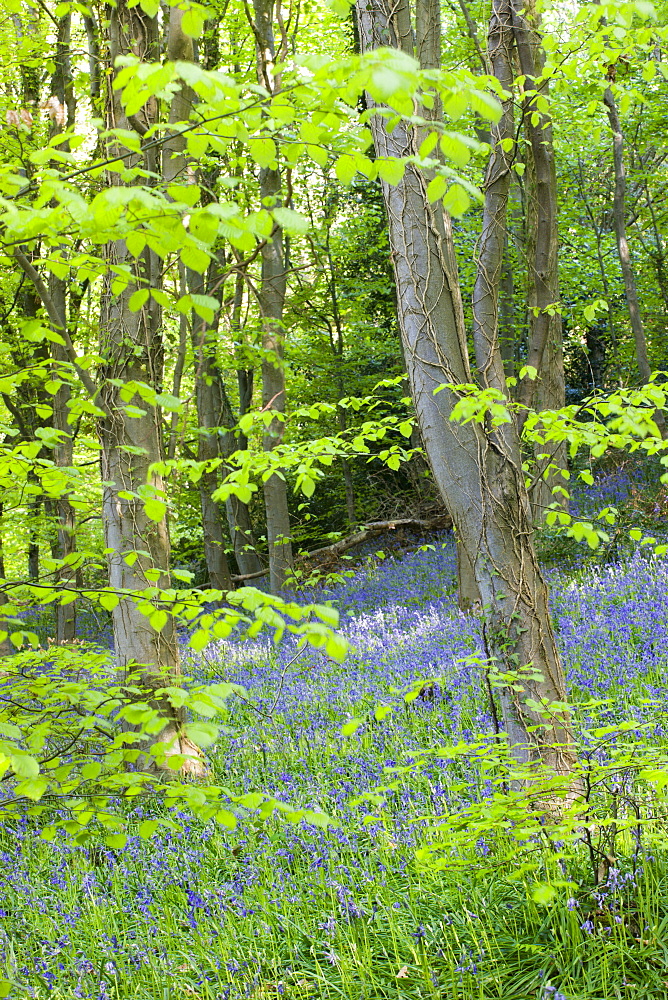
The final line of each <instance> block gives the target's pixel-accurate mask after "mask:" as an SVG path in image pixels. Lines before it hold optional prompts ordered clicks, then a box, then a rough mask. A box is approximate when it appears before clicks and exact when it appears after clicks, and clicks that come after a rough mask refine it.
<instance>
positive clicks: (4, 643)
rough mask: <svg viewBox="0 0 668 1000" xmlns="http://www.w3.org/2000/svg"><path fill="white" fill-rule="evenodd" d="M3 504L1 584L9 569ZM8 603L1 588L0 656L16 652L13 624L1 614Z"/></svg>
mask: <svg viewBox="0 0 668 1000" xmlns="http://www.w3.org/2000/svg"><path fill="white" fill-rule="evenodd" d="M3 514H4V510H3V505H2V501H0V586H1V585H2V584H4V582H5V580H6V578H7V570H6V568H5V549H4V524H3ZM7 603H8V598H7V592H6V591H5V590H4V589H2V590H0V632H6V633H7V634H6V636H5V638H4V639H0V656H2V657H5V656H11V654H12V653H13V652H15V650H14V647H13V646H12V644H11V642H10V639H9V636H10V633H11V632H12V626H11V625H10V623H9V622H7V621H4V620H3V618H2V615H1V611H2V608H3V607H4V606H5V605H6V604H7Z"/></svg>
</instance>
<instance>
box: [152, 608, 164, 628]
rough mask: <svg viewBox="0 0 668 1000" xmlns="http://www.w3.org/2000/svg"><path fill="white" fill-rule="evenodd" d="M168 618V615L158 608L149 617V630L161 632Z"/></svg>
mask: <svg viewBox="0 0 668 1000" xmlns="http://www.w3.org/2000/svg"><path fill="white" fill-rule="evenodd" d="M168 618H169V615H168V614H167V612H166V611H164V610H163V609H162V608H158V610H157V611H154V612H153V614H152V615H151V617H150V618H149V622H150V624H151V628H154V629H155V631H156V632H162V630H163V628H164V627H165V625H166V624H167V620H168Z"/></svg>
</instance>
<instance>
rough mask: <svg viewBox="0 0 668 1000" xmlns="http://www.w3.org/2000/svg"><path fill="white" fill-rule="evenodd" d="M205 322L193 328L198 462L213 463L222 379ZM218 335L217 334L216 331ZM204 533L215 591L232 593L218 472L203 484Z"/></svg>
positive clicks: (209, 474)
mask: <svg viewBox="0 0 668 1000" xmlns="http://www.w3.org/2000/svg"><path fill="white" fill-rule="evenodd" d="M210 332H211V331H209V330H208V329H207V325H206V324H205V323H204V322H201V321H200V323H199V324H198V326H197V327H194V328H193V332H192V337H193V354H194V357H195V365H196V375H195V385H196V394H197V422H198V424H199V427H198V429H197V460H198V461H199V462H206V461H211V460H212V459H216V458H218V456H219V455H220V433H221V432H220V428H221V426H222V424H223V401H222V397H221V377H220V372H219V371H218V368H217V365H216V359H215V341H214V339H213V337H212V336H209V334H210ZM214 335H215V332H214ZM198 485H199V493H200V503H201V508H202V529H203V532H204V555H205V558H206V566H207V570H208V573H209V583H210V585H211V586H212V587H213V588H214V589H215V590H223V591H228V590H232V587H233V585H232V577H231V575H230V569H229V565H228V562H227V555H226V553H225V550H226V548H227V538H226V537H225V532H224V530H223V521H222V516H221V515H222V512H221V508H220V504H219V503H218V502H217V501H216V500H214V499H213V493H215V491H216V487H217V486H218V473H217V472H216V471H213V470H212V471H208V472H204V473H203V474H202V476H201V478H200V481H199V484H198Z"/></svg>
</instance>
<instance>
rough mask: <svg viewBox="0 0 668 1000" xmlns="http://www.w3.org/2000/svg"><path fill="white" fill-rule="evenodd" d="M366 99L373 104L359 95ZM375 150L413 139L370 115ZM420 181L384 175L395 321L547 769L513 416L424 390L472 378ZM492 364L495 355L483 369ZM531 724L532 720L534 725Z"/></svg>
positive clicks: (547, 683)
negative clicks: (461, 408) (472, 412)
mask: <svg viewBox="0 0 668 1000" xmlns="http://www.w3.org/2000/svg"><path fill="white" fill-rule="evenodd" d="M357 10H358V25H359V31H360V38H361V44H362V50H363V51H368V50H369V49H372V48H377V47H380V46H381V45H388V44H390V45H394V47H399V45H400V42H401V39H402V38H404V39H405V38H406V37H407V36H406V31H405V25H406V23H410V18H409V11H408V7H407V4H406V2H405V0H399V2H398V3H397V2H393V3H390V0H358V7H357ZM367 102H368V104H369V107H372V106H373V103H372V100H371V98H370V96H369V95H367ZM371 127H372V131H373V137H374V143H375V149H376V154H377V155H378V156H391V157H403V156H406V155H415V154H416V152H417V149H416V136H415V134H414V133H412V132H411V131H410V130H409V126H408V125H406V124H405V123H403V122H402V123H399V124H397V125H396V126H395V127H394V129H393V130H392V132H391V133H389V134H388V131H387V129H386V128H385V122H384V119H382V118H379V117H372V118H371ZM426 186H427V184H426V179H425V178H424V177H423V176H422V174H421V173H420V172H419V171H418V170H417V168H415V167H414V166H413V165H412V164H410V163H409V164H408V165H407V166H406V170H405V173H404V176H403V179H402V180H401V181H400V182H399V183H398V184H396V185H389V184H387V183H383V194H384V198H385V203H386V206H387V212H388V218H389V234H390V243H391V248H392V257H393V261H394V269H395V277H396V283H397V300H398V303H399V321H400V326H401V332H402V337H403V342H404V349H405V353H406V359H407V362H408V374H409V379H410V383H411V388H412V394H413V399H414V402H415V407H416V412H417V415H418V419H419V422H420V428H421V431H422V436H423V439H424V442H425V447H426V449H427V453H428V456H429V460H430V464H431V467H432V471H433V473H434V479H435V481H436V483H437V485H438V488H439V490H440V491H441V494H442V496H443V498H444V500H445V502H446V504H447V507H448V509H449V511H450V512H451V514H452V517H453V520H454V522H455V529H456V531H457V532H458V534H459V537H460V538H461V541H462V544H463V545H464V547H465V549H466V553H467V555H468V557H469V560H470V562H471V563H472V565H473V568H474V573H475V578H476V582H477V584H478V588H479V591H480V596H481V606H482V609H483V614H484V619H483V622H484V638H485V645H486V650H487V655H488V656H489V657H490V658H492V660H493V663H494V667H495V669H496V670H501V671H509V672H511V673H512V674H517V672H518V671H519V672H522V671H525V670H526V671H530V673H531V674H532V676H535V675H540V677H541V679H540V680H534V679H531V678H527V679H526V680H523V683H522V685H521V687H522V690H521V691H514V690H512V689H511V688H506V687H504V688H502V689H501V693H500V698H501V704H502V710H503V721H504V727H505V730H506V732H507V734H508V737H509V740H510V743H511V745H512V746H513V747H514V753H515V755H516V757H517V758H518V759H520V760H532V759H537V758H540V759H541V760H542V761H543V762H544V763H546V764H547V765H548V766H550V767H551V768H552V769H554V770H555V771H557V772H561V773H563V772H568V771H569V770H570V768H571V766H572V763H573V753H572V748H571V735H570V722H569V717H568V715H567V714H566V713H565V712H563V711H562V710H561V709H560V708H556V709H555V710H553V711H552V712H551V713H549V714H550V718H549V721H547V722H546V725H545V727H544V728H543V727H542V723H543V721H544V720H543V718H542V715H541V713H540V712H538V711H537V710H536V707H535V703H536V702H539V701H540V700H541V699H546V701H547V702H548V703H554V702H558V703H560V702H563V700H564V695H565V687H564V678H563V673H562V668H561V663H560V659H559V654H558V651H557V647H556V643H555V637H554V632H553V630H552V625H551V620H550V612H549V607H548V599H547V587H546V585H545V583H544V581H543V579H542V576H541V574H540V570H539V567H538V562H537V559H536V555H535V551H534V547H533V534H532V529H531V517H530V508H529V503H528V498H527V495H526V489H525V486H524V474H523V472H522V461H521V454H520V445H519V436H518V433H517V429H516V427H515V425H514V424H505V425H503V426H502V427H500V428H496V429H493V428H485V427H482V426H481V425H479V424H475V423H473V422H471V423H468V424H460V423H454V422H453V421H451V420H450V416H451V413H452V408H453V406H454V404H455V402H456V400H457V397H456V395H455V393H454V392H453V391H452V390H449V389H443V390H442V391H440V392H438V393H437V394H436V395H434V390H435V389H437V388H441V387H442V386H443V384H444V383H455V384H459V383H461V382H470V380H471V373H470V370H469V365H468V357H467V354H466V350H465V345H463V344H462V340H461V336H460V326H461V320H460V319H459V318H458V317H457V314H456V313H457V291H458V289H457V287H455V285H454V284H453V280H454V281H456V277H455V276H453V275H452V274H451V273H450V268H449V266H448V254H447V253H446V252H445V248H444V246H443V240H444V238H443V234H442V231H441V228H440V226H439V225H438V222H437V219H436V217H435V213H434V209H433V207H432V206H431V205H430V204H429V201H428V199H427V196H426ZM497 366H498V367H501V362H500V358H499V359H493V360H491V361H489V362H488V361H487V360H486V359H485V363H484V364H483V365H482V366H481V367H482V368H483V370H487V371H494V370H496V368H497ZM534 727H536V728H535V729H534Z"/></svg>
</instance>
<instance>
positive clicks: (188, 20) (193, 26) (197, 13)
mask: <svg viewBox="0 0 668 1000" xmlns="http://www.w3.org/2000/svg"><path fill="white" fill-rule="evenodd" d="M205 20H206V10H204V9H203V8H202V7H199V6H198V5H197V4H193V3H191V4H190V6H189V7H188V9H187V10H186V12H185V14H184V15H183V19H182V21H181V27H182V29H183V32H184V34H186V35H189V36H190V37H191V38H199V37H200V35H201V34H202V29H203V28H204V22H205Z"/></svg>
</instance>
